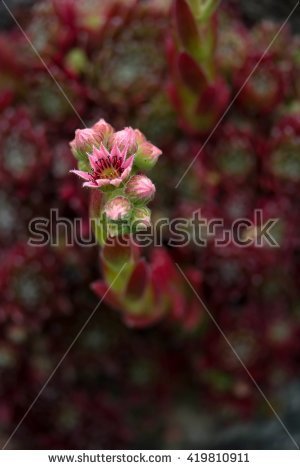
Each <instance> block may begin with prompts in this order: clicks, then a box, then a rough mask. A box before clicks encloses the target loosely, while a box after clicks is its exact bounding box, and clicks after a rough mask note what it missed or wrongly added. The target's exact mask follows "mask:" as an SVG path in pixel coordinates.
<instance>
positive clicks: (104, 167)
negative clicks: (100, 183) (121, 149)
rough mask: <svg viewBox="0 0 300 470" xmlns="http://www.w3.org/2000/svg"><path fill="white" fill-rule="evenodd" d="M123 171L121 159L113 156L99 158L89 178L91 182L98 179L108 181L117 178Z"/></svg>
mask: <svg viewBox="0 0 300 470" xmlns="http://www.w3.org/2000/svg"><path fill="white" fill-rule="evenodd" d="M123 171H124V169H123V167H122V159H121V158H120V157H117V156H116V155H114V156H113V157H111V156H110V157H108V158H100V159H99V160H97V161H96V163H95V169H93V170H92V173H90V176H91V177H92V179H93V181H95V180H98V179H109V180H112V179H114V178H119V177H120V176H121V175H122V173H123Z"/></svg>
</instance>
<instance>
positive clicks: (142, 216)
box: [132, 207, 151, 231]
mask: <svg viewBox="0 0 300 470" xmlns="http://www.w3.org/2000/svg"><path fill="white" fill-rule="evenodd" d="M150 226H151V211H150V209H148V207H137V208H135V209H134V211H133V218H132V227H133V228H134V229H135V231H138V230H142V229H145V228H147V227H150Z"/></svg>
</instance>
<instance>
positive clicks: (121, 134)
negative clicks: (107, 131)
mask: <svg viewBox="0 0 300 470" xmlns="http://www.w3.org/2000/svg"><path fill="white" fill-rule="evenodd" d="M110 145H111V147H113V146H114V145H116V146H117V147H118V148H119V149H120V150H124V149H127V151H128V154H129V155H133V154H134V153H136V151H137V147H138V146H137V138H136V133H135V131H134V130H133V129H132V128H131V127H125V129H123V130H122V131H118V132H115V133H114V134H113V135H112V136H111V138H110Z"/></svg>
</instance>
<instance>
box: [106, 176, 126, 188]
mask: <svg viewBox="0 0 300 470" xmlns="http://www.w3.org/2000/svg"><path fill="white" fill-rule="evenodd" d="M122 181H123V179H122V178H114V179H113V180H110V182H109V183H110V184H112V185H113V186H115V187H116V188H117V187H118V186H120V184H121V183H122Z"/></svg>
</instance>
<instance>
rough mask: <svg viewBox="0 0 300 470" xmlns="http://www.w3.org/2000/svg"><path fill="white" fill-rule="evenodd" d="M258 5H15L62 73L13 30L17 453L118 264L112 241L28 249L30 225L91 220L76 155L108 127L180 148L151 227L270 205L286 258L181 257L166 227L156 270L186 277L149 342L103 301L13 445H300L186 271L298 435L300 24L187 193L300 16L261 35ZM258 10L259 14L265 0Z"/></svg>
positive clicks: (3, 99) (246, 254)
mask: <svg viewBox="0 0 300 470" xmlns="http://www.w3.org/2000/svg"><path fill="white" fill-rule="evenodd" d="M13 3H14V5H13ZM29 3H32V5H31V6H30V7H29V6H28V5H29ZM239 3H240V2H239ZM243 3H244V2H241V5H240V4H239V8H237V2H234V1H225V0H224V1H223V2H222V4H221V5H217V3H215V2H207V4H211V5H212V8H211V9H209V10H207V11H204V12H203V11H200V12H199V10H198V9H197V5H198V3H197V2H196V0H174V1H173V2H171V1H169V0H151V1H134V0H123V1H116V2H111V1H103V0H86V1H85V2H76V1H75V0H63V1H58V0H46V1H38V2H27V3H26V2H22V3H20V4H19V6H18V5H17V2H11V3H8V6H9V7H13V6H15V9H14V10H13V11H14V13H15V14H16V15H17V19H18V21H19V22H20V24H21V25H22V27H23V28H24V30H25V32H26V35H27V36H28V38H29V39H30V41H31V42H32V44H33V45H34V47H35V49H36V51H37V52H38V54H40V56H41V57H42V59H43V61H44V62H45V64H46V65H47V69H48V70H46V68H45V66H44V64H43V63H42V62H41V60H40V59H39V57H38V56H37V55H36V54H35V52H34V51H33V50H32V47H31V46H30V44H29V43H28V41H27V40H26V38H25V37H24V35H23V34H22V32H21V31H20V30H19V29H18V27H16V25H15V24H14V23H13V22H10V25H8V26H9V27H8V29H7V30H6V31H5V32H2V34H1V35H0V64H1V71H0V111H1V117H0V131H1V132H0V152H1V153H0V181H1V189H0V240H1V249H0V259H1V265H0V287H1V293H2V294H1V302H0V322H1V329H0V374H1V380H0V440H1V442H3V444H4V443H5V441H6V439H7V438H8V436H9V434H10V432H12V430H13V429H14V426H15V424H16V423H17V422H18V420H19V419H20V418H21V417H22V415H23V414H24V412H25V411H26V409H27V407H28V406H29V404H30V403H31V401H32V400H33V399H34V398H35V396H36V394H37V393H38V391H39V390H40V388H41V386H42V385H43V384H44V382H45V380H47V378H48V376H49V374H50V373H51V372H52V370H53V368H54V367H55V366H56V364H57V362H58V361H59V359H60V358H61V356H62V355H63V353H64V352H65V350H66V349H67V347H68V346H69V345H70V343H71V342H72V340H73V338H74V336H75V335H76V334H77V332H78V330H79V329H80V327H81V326H82V324H83V323H84V321H85V320H86V319H87V318H88V316H89V315H90V313H91V312H92V310H93V308H94V307H95V305H96V303H97V296H95V293H96V294H98V295H100V296H101V295H102V294H103V286H102V284H101V282H102V281H103V278H102V277H101V279H100V281H96V280H97V279H98V278H99V276H100V275H101V274H100V272H99V271H100V265H102V267H103V258H104V264H105V256H106V261H107V260H109V254H108V253H105V252H103V253H102V255H101V256H102V260H101V262H100V260H99V263H97V262H96V261H95V259H97V256H98V249H97V248H82V247H79V246H74V247H68V246H66V244H65V243H64V239H63V237H62V239H61V242H60V243H59V246H57V247H50V246H49V247H44V248H37V247H36V248H33V247H29V246H28V245H27V240H28V236H29V233H28V222H29V221H30V220H31V219H32V218H33V217H38V216H40V217H48V216H49V212H50V209H53V208H58V209H59V213H60V215H61V216H63V217H66V218H68V219H70V220H71V221H72V220H74V218H75V217H82V218H83V220H84V222H85V224H88V215H89V204H90V201H89V190H84V189H82V188H81V183H80V181H79V179H77V178H75V176H74V175H72V174H70V173H69V170H71V169H72V168H74V167H75V163H76V162H75V160H74V158H73V156H72V154H71V151H70V149H69V146H68V142H69V141H70V140H72V139H73V137H74V131H75V129H77V128H82V127H89V126H91V125H93V124H94V123H95V122H96V121H97V120H98V119H99V117H102V118H104V119H106V120H107V121H108V122H110V123H111V124H112V125H113V126H114V127H115V128H117V129H121V128H123V127H125V126H132V127H133V128H139V129H140V130H141V131H142V132H143V133H145V135H146V137H147V139H149V140H151V141H152V142H153V144H155V145H157V146H158V147H159V148H160V149H161V150H162V151H163V157H162V158H160V160H159V163H158V164H157V166H156V167H155V169H153V171H152V173H151V178H152V179H153V181H154V183H155V185H156V188H157V194H156V197H155V200H154V201H153V203H152V206H151V209H152V218H153V220H156V219H158V218H159V217H160V216H164V217H170V218H171V217H176V216H179V217H185V218H189V217H191V215H192V213H193V212H194V211H195V210H196V209H198V208H201V211H202V214H205V216H206V217H207V218H211V217H217V218H224V220H225V222H226V224H228V226H230V224H231V223H232V221H233V220H234V219H236V218H238V217H249V218H251V217H252V216H253V211H254V209H257V208H262V209H263V211H264V214H265V215H266V216H268V217H277V218H280V224H279V229H278V234H277V235H278V237H280V240H279V241H280V249H277V250H271V249H270V248H267V247H265V248H260V249H254V248H244V249H240V248H236V247H235V246H228V247H226V248H222V249H221V248H219V249H218V248H216V247H215V246H214V245H213V243H212V242H209V243H208V247H206V248H203V249H200V248H199V247H195V246H192V245H190V246H188V247H185V248H174V247H173V248H172V247H170V246H168V233H167V232H166V233H165V234H164V237H165V238H164V248H162V249H160V250H152V249H149V250H148V252H147V253H146V259H147V260H148V261H147V262H151V263H152V269H154V270H155V272H156V276H157V277H156V280H157V282H158V284H160V285H162V284H164V283H166V280H168V281H169V283H170V284H173V290H172V291H170V292H168V295H169V297H170V298H172V302H171V303H170V305H169V308H168V311H167V312H165V314H164V315H163V316H162V315H158V313H159V312H158V310H159V309H158V305H156V304H155V303H154V304H152V305H151V307H152V308H151V309H149V310H148V311H147V312H146V316H145V317H143V316H142V317H141V318H140V319H141V320H142V321H141V322H140V324H139V325H138V326H143V327H144V328H136V329H133V328H130V327H128V324H130V326H132V323H131V322H128V321H126V311H124V308H123V306H122V305H118V306H117V307H115V308H112V307H111V306H109V305H108V303H107V304H106V305H105V304H101V306H100V308H99V311H97V312H96V314H95V316H94V317H93V319H92V321H91V323H90V324H89V326H88V327H87V329H86V331H85V332H84V333H83V334H82V336H81V337H80V338H79V340H78V342H77V344H76V345H75V346H74V348H73V350H72V351H71V352H70V353H69V355H68V356H67V358H66V360H65V361H64V363H63V365H62V367H61V369H60V370H59V371H58V372H57V374H56V376H55V377H54V378H53V380H52V381H51V382H50V384H49V385H48V387H47V388H46V390H45V391H44V392H43V394H42V395H41V397H40V398H39V400H38V402H37V404H36V405H35V406H34V408H33V409H32V411H31V412H30V414H29V416H28V417H27V418H26V420H25V421H24V423H23V424H22V426H21V427H20V429H19V430H18V432H17V434H16V435H15V437H14V439H13V440H12V441H11V443H10V446H11V447H12V448H49V449H51V448H87V449H93V448H98V449H99V448H131V449H132V448H172V447H175V448H176V447H177V448H189V447H194V448H195V447H199V448H200V447H201V446H203V447H206V448H214V447H215V448H233V447H236V448H239V447H240V448H247V447H250V448H251V447H256V448H258V447H261V448H264V447H265V448H267V447H271V448H272V447H275V448H276V446H279V447H277V448H283V447H286V448H293V443H292V442H291V441H290V440H289V438H288V437H287V436H286V435H285V432H284V430H283V429H282V428H281V426H280V425H279V424H278V422H277V421H276V419H275V418H274V420H272V419H271V417H270V410H269V408H268V406H267V404H266V403H265V402H264V400H263V399H262V397H261V395H260V394H259V392H258V391H257V390H256V388H255V387H254V386H253V384H252V383H251V382H250V381H249V377H248V376H247V375H246V373H245V371H244V370H243V369H242V368H241V366H240V364H239V363H238V362H237V361H236V358H235V357H234V356H233V355H232V352H231V351H230V349H229V348H228V345H227V344H226V343H225V342H224V338H223V337H222V336H221V335H220V333H219V332H218V330H217V329H216V328H215V326H214V325H213V324H212V322H211V321H210V319H209V318H208V316H207V314H206V313H205V312H204V311H203V308H202V307H201V304H200V303H199V301H198V300H197V298H196V297H195V295H194V294H193V292H192V290H191V289H190V288H189V286H188V285H187V284H186V283H183V282H182V279H180V274H179V273H178V272H177V270H176V266H175V263H176V262H177V263H179V265H180V266H181V268H182V269H183V271H184V273H185V275H186V276H187V277H188V279H189V280H190V282H191V283H192V286H193V287H194V289H195V290H196V291H197V292H198V294H199V295H200V296H201V298H202V299H203V300H204V302H205V304H206V305H207V306H208V307H209V309H210V311H211V312H212V314H213V315H214V316H215V318H216V319H217V321H218V323H219V324H220V325H221V326H222V329H223V330H224V332H225V334H226V335H227V337H228V338H229V340H230V341H231V343H232V345H233V347H234V348H235V350H236V351H237V352H238V354H239V355H240V357H241V359H242V360H243V362H244V363H245V365H246V366H247V368H248V370H249V371H250V373H251V374H252V376H253V377H254V379H255V380H256V381H257V383H258V384H259V386H260V387H261V388H262V389H263V390H264V392H265V393H266V395H267V396H268V397H269V398H270V400H271V401H272V402H273V403H274V406H275V408H276V410H277V411H278V412H279V414H281V413H283V416H285V417H286V419H287V420H288V423H289V428H290V430H291V432H293V433H294V435H295V436H296V438H297V436H298V437H299V434H300V429H299V425H297V421H296V420H295V416H297V413H298V415H299V413H300V403H299V399H297V396H299V388H297V383H296V382H295V381H296V379H297V376H298V374H299V363H300V346H299V325H300V322H299V319H300V311H299V308H300V307H299V305H300V302H299V300H300V299H299V269H300V263H299V235H298V224H299V181H300V144H299V135H300V117H299V116H300V114H299V99H300V88H299V75H300V72H299V70H300V59H299V37H297V35H295V34H293V33H292V32H291V30H290V28H289V26H286V27H285V28H284V29H283V31H282V32H281V34H280V36H279V37H278V39H277V40H276V41H275V43H274V44H273V46H272V47H271V48H270V50H269V51H268V52H267V53H266V54H265V55H264V58H263V60H262V61H261V64H260V66H259V67H258V69H257V70H256V72H255V74H253V75H252V77H251V79H250V80H249V81H248V82H247V85H246V86H244V88H243V90H242V92H241V93H240V94H239V96H238V99H237V100H236V101H235V102H234V105H233V106H232V108H231V109H230V111H229V112H228V114H227V115H226V117H225V119H224V120H223V121H222V123H221V125H220V126H218V129H217V130H216V132H215V133H214V134H213V135H212V136H211V138H210V140H209V142H208V144H207V145H206V146H205V149H203V150H202V151H201V152H200V154H199V155H198V158H197V159H196V161H195V163H194V165H193V166H192V167H191V168H190V170H189V172H188V173H187V174H186V176H185V178H184V179H183V180H182V181H181V182H180V184H179V185H178V182H179V180H180V178H181V177H182V175H183V174H184V172H185V171H186V169H187V167H188V165H189V164H190V162H191V161H192V159H193V157H194V156H195V155H196V154H197V153H198V152H199V149H201V148H202V147H203V144H204V143H205V142H206V140H207V138H208V137H209V136H210V133H211V131H212V130H213V129H214V127H215V125H216V124H217V123H218V121H219V119H220V117H222V115H223V114H224V112H225V110H226V108H227V106H228V104H229V103H230V102H231V100H232V99H233V98H234V97H235V96H236V94H237V93H238V92H239V90H240V89H241V87H242V86H243V84H244V83H245V80H246V79H247V77H248V76H249V74H250V73H251V71H252V70H253V68H254V67H255V65H256V63H257V61H258V60H259V59H260V57H261V56H262V54H264V52H265V51H266V49H267V47H268V46H269V43H270V42H271V40H272V39H273V38H274V36H275V35H276V33H277V31H278V30H279V27H280V25H281V24H282V21H283V20H284V19H285V18H286V17H287V15H288V13H289V12H290V11H291V9H292V7H293V5H288V2H285V4H286V7H287V11H284V14H283V16H282V17H281V21H280V22H279V23H275V22H273V21H270V18H271V17H273V16H274V15H275V16H276V14H277V13H280V12H281V8H283V7H282V2H275V3H276V4H278V5H279V6H278V8H277V9H276V8H275V9H274V8H273V4H272V11H271V12H270V13H269V14H268V13H264V14H263V15H262V16H263V20H262V21H259V22H256V21H253V20H254V16H253V12H254V11H257V9H258V6H257V3H256V2H255V1H254V0H253V1H251V2H245V5H243ZM246 3H247V6H246ZM259 3H260V7H259V8H260V12H261V11H262V10H261V8H262V6H261V5H262V4H263V3H265V4H267V3H268V2H267V1H266V2H259ZM3 8H4V6H3V5H2V9H3ZM3 11H6V10H5V8H4V10H3ZM170 11H171V14H170ZM245 11H246V13H247V15H246V16H245ZM276 12H277V13H276ZM295 16H297V15H295ZM1 18H2V17H1ZM3 18H4V17H3ZM6 18H7V17H6ZM8 18H9V16H8ZM255 19H256V18H255ZM277 19H280V16H279V17H278V18H277ZM295 29H297V19H296V22H295ZM49 72H50V74H49ZM53 78H54V79H55V80H53ZM55 81H56V82H57V83H59V87H58V86H57V83H56V82H55ZM74 109H75V110H76V112H74ZM79 116H80V118H79ZM176 185H177V186H178V187H177V188H176ZM139 269H143V268H139ZM140 272H141V271H138V276H139V275H140ZM178 276H179V277H178ZM170 279H171V280H172V282H170ZM178 279H180V281H178ZM91 286H92V288H91ZM138 292H139V291H136V290H134V292H133V295H138ZM131 294H132V291H131ZM157 317H160V321H159V322H158V321H157V319H158V318H157ZM144 320H145V321H144ZM152 320H154V321H153V322H152ZM135 326H137V325H136V323H135ZM146 326H147V327H146ZM282 391H283V392H282ZM297 394H298V395H297ZM205 410H209V411H208V412H205ZM257 422H259V429H260V430H259V431H258V430H257V427H255V426H256V425H257ZM262 423H264V426H263V425H262ZM220 429H221V431H220ZM224 429H225V430H226V432H225V433H224V432H223V430H224ZM254 435H255V439H256V440H255V439H254Z"/></svg>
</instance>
